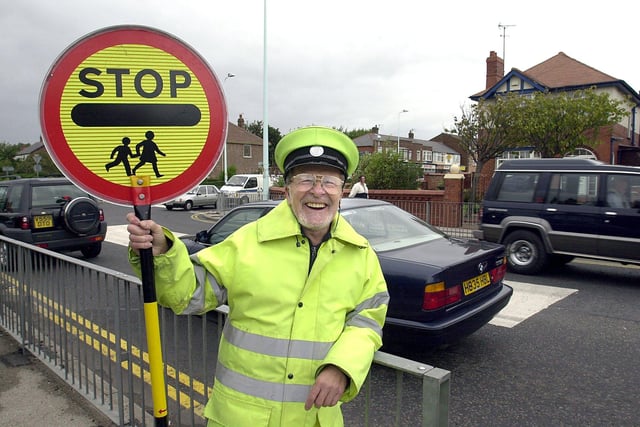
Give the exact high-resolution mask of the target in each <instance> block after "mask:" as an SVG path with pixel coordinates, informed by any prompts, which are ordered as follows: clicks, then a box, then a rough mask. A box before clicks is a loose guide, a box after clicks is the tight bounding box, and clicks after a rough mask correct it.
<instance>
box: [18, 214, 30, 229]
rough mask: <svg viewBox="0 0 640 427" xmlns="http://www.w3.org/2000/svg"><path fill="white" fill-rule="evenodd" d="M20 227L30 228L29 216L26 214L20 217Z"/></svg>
mask: <svg viewBox="0 0 640 427" xmlns="http://www.w3.org/2000/svg"><path fill="white" fill-rule="evenodd" d="M20 229H21V230H28V229H29V218H28V217H26V216H23V217H21V218H20Z"/></svg>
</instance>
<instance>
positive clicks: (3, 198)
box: [0, 186, 7, 212]
mask: <svg viewBox="0 0 640 427" xmlns="http://www.w3.org/2000/svg"><path fill="white" fill-rule="evenodd" d="M6 211H7V187H4V186H2V187H0V212H6Z"/></svg>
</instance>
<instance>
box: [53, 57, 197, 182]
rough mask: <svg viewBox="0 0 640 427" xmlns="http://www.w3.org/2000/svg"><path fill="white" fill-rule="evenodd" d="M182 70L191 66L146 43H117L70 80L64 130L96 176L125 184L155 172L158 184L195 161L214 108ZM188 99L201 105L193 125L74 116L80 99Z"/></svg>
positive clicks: (147, 101)
mask: <svg viewBox="0 0 640 427" xmlns="http://www.w3.org/2000/svg"><path fill="white" fill-rule="evenodd" d="M131 55H133V57H134V58H141V59H142V58H144V62H143V61H141V60H138V61H137V62H138V63H136V64H132V62H131V57H132V56H131ZM105 64H108V68H105ZM149 67H153V68H149ZM176 70H188V67H186V65H185V64H182V63H181V62H180V61H178V60H177V59H176V58H174V57H173V56H171V55H169V54H168V53H166V52H163V51H161V50H159V49H156V48H153V47H150V46H140V45H121V46H113V47H110V48H106V49H104V50H102V51H100V52H98V53H96V54H94V55H92V56H91V57H90V58H87V59H86V60H85V61H83V62H82V63H81V64H80V65H79V66H78V67H77V68H76V70H75V71H74V73H73V75H72V76H71V79H69V81H68V82H67V85H66V86H65V88H64V90H63V92H62V102H61V105H60V118H61V124H62V130H63V132H64V134H65V135H66V137H67V138H66V139H67V142H68V144H69V148H70V149H71V150H72V152H73V153H74V155H75V156H76V157H77V158H78V160H79V161H80V162H82V164H84V165H85V166H86V167H87V168H88V169H90V170H91V171H92V172H93V173H95V174H96V175H98V176H101V177H103V178H105V179H107V180H109V181H112V182H117V183H120V184H123V185H128V183H129V175H131V174H133V175H136V174H137V175H152V176H153V177H154V178H155V179H154V180H153V182H154V183H160V182H164V181H167V180H169V179H172V178H174V177H176V176H178V175H179V174H180V173H181V172H183V171H185V170H186V169H187V168H188V167H189V166H190V165H192V164H193V163H194V161H195V159H196V158H197V157H198V155H199V154H200V152H201V151H202V148H203V147H204V144H205V142H206V141H207V134H208V133H209V125H210V113H209V108H208V103H207V100H206V96H205V93H204V89H203V88H202V86H201V85H200V84H199V82H198V80H197V79H194V78H193V76H190V84H189V85H188V87H180V86H185V80H186V79H185V78H184V74H178V73H175V71H176ZM172 71H174V72H173V73H172ZM171 76H173V77H171ZM178 80H179V81H178ZM172 85H173V87H172ZM83 94H84V95H85V96H83ZM150 96H153V97H152V98H151V97H150ZM185 102H188V103H190V104H194V105H197V106H198V108H199V110H200V120H199V121H198V122H197V123H196V124H194V125H193V126H188V127H185V126H171V125H169V126H162V127H161V128H157V127H155V126H153V124H148V125H146V126H145V125H142V126H126V127H124V126H123V127H120V126H117V123H114V124H115V125H116V126H114V127H111V126H109V127H106V126H96V125H92V126H79V125H78V123H75V122H74V120H73V118H72V111H73V109H74V108H75V107H76V106H77V105H79V104H92V103H93V104H95V106H96V107H97V106H102V105H105V104H107V105H109V106H114V107H116V106H117V105H119V104H121V105H123V106H129V105H131V104H135V105H136V108H139V109H144V107H145V104H148V105H151V106H153V105H157V104H158V103H161V104H163V105H164V104H174V105H183V104H185ZM117 111H118V110H117V109H113V110H112V111H109V110H107V109H105V110H104V111H101V109H100V108H96V109H95V111H94V112H95V113H96V114H108V113H111V114H120V113H118V112H117ZM126 113H127V111H126V110H123V111H122V114H126ZM111 122H113V120H111ZM150 123H151V122H150ZM80 124H81V125H82V124H86V123H80ZM98 124H105V122H99V123H98ZM148 131H151V132H153V133H154V135H153V136H152V137H151V138H147V137H146V136H145V135H146V134H147V132H148ZM125 138H128V140H127V139H125ZM162 157H166V159H167V160H166V161H165V160H163V159H161V158H162ZM145 160H146V162H145ZM136 167H137V169H136ZM154 167H155V170H154ZM156 171H157V172H158V173H155V172H156ZM127 172H130V173H129V174H127Z"/></svg>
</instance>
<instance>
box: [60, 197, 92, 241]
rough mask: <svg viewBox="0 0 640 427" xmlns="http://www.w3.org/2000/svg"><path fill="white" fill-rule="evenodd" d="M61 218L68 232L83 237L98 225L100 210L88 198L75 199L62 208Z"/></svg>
mask: <svg viewBox="0 0 640 427" xmlns="http://www.w3.org/2000/svg"><path fill="white" fill-rule="evenodd" d="M63 217H64V223H65V225H66V226H67V228H68V229H69V231H71V232H73V233H76V234H79V235H85V234H89V233H91V232H92V231H94V230H96V229H97V228H98V226H99V225H100V208H98V205H97V204H96V202H94V201H93V200H91V199H90V198H88V197H77V198H75V199H73V200H71V201H70V202H69V203H67V204H66V205H65V206H64V212H63Z"/></svg>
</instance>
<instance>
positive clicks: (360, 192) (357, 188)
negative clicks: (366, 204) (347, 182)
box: [349, 175, 369, 199]
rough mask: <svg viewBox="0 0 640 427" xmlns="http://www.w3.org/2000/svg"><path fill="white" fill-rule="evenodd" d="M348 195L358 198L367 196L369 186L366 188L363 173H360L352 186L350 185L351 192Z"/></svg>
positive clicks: (366, 197)
mask: <svg viewBox="0 0 640 427" xmlns="http://www.w3.org/2000/svg"><path fill="white" fill-rule="evenodd" d="M349 197H357V198H360V199H368V198H369V188H367V183H366V182H365V176H364V175H360V178H359V180H358V182H356V183H355V184H353V187H351V192H350V193H349Z"/></svg>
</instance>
